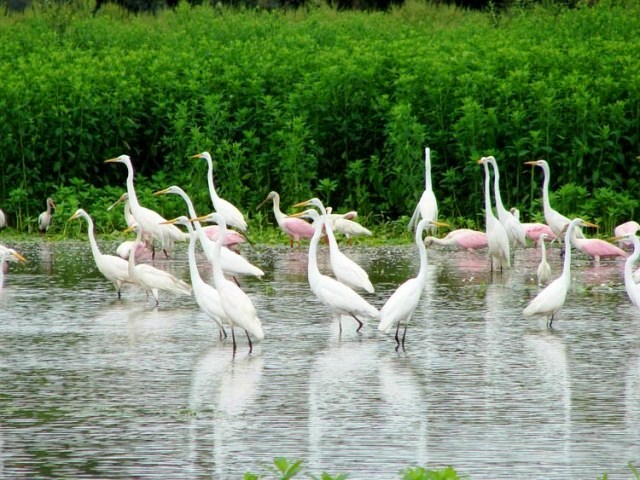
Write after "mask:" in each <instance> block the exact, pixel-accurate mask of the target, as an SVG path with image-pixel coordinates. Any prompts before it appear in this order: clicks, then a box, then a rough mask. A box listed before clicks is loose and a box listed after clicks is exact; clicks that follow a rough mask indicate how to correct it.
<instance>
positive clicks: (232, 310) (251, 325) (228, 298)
mask: <svg viewBox="0 0 640 480" xmlns="http://www.w3.org/2000/svg"><path fill="white" fill-rule="evenodd" d="M194 220H198V221H213V222H215V223H217V224H218V226H219V227H220V235H219V236H218V240H216V242H215V248H214V250H213V257H214V258H213V284H214V286H215V287H216V290H217V291H218V294H219V295H220V301H221V302H222V308H223V309H224V311H225V313H226V315H227V319H228V321H229V325H230V327H231V338H232V339H233V353H234V354H235V352H236V336H235V333H234V327H235V326H238V327H240V328H242V329H244V331H245V333H246V334H247V340H248V341H249V353H251V352H252V351H253V344H252V343H251V337H250V336H249V334H251V335H253V336H254V337H255V339H256V340H258V341H259V340H263V339H264V331H263V330H262V322H261V321H260V319H259V318H258V313H257V312H256V308H255V306H254V305H253V302H252V301H251V298H250V297H249V296H248V295H247V294H246V293H245V292H244V291H243V290H242V289H241V288H240V287H239V286H238V285H237V284H236V283H234V282H232V281H230V280H227V279H226V278H224V274H223V271H222V267H221V265H220V263H221V261H220V252H221V251H222V244H223V243H224V238H225V237H226V236H227V224H226V223H225V220H224V217H223V216H222V215H220V214H219V213H217V212H216V213H210V214H209V215H205V216H203V217H199V218H194V219H191V221H194Z"/></svg>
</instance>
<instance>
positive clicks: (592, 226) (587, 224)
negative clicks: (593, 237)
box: [580, 222, 598, 228]
mask: <svg viewBox="0 0 640 480" xmlns="http://www.w3.org/2000/svg"><path fill="white" fill-rule="evenodd" d="M580 226H581V227H591V228H598V225H596V224H595V223H591V222H582V225H580Z"/></svg>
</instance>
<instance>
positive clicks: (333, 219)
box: [327, 207, 372, 243]
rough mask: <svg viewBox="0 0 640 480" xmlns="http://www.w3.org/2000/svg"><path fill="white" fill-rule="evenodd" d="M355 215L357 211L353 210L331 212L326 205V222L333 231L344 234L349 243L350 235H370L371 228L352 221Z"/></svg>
mask: <svg viewBox="0 0 640 480" xmlns="http://www.w3.org/2000/svg"><path fill="white" fill-rule="evenodd" d="M357 216H358V212H356V211H355V210H352V211H350V212H347V213H331V207H327V223H328V224H329V225H331V229H332V230H333V233H340V234H342V235H344V236H345V237H346V239H347V243H351V240H352V237H360V236H366V237H370V236H371V235H372V233H371V230H369V229H368V228H365V227H363V226H362V225H360V224H359V223H358V222H355V221H354V219H355V218H356V217H357Z"/></svg>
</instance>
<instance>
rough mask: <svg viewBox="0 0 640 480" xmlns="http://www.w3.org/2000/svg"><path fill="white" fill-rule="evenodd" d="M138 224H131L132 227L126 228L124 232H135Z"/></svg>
mask: <svg viewBox="0 0 640 480" xmlns="http://www.w3.org/2000/svg"><path fill="white" fill-rule="evenodd" d="M136 226H137V225H136V224H134V225H131V226H130V227H127V228H125V229H124V230H123V231H122V233H129V232H133V230H134V229H135V228H136Z"/></svg>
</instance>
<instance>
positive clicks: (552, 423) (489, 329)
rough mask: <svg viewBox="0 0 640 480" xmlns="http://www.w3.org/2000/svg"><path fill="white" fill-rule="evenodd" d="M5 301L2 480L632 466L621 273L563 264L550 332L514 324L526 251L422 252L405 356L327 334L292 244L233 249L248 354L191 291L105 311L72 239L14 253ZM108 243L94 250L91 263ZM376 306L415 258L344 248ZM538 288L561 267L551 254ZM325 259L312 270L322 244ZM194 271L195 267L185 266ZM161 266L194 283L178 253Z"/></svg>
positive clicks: (636, 335)
mask: <svg viewBox="0 0 640 480" xmlns="http://www.w3.org/2000/svg"><path fill="white" fill-rule="evenodd" d="M12 246H14V247H15V248H16V249H18V250H19V251H20V252H21V253H23V254H24V255H25V256H26V257H27V259H28V263H26V264H25V265H16V264H11V267H10V270H9V272H8V274H7V276H6V277H5V287H4V290H3V291H2V292H0V478H7V479H16V478H35V477H38V478H42V477H56V478H70V477H74V478H78V477H84V478H167V479H176V478H180V479H196V478H198V479H200V478H216V479H240V478H242V475H243V473H244V472H247V471H252V472H255V473H258V472H261V473H264V472H265V471H267V467H266V466H267V465H268V464H270V463H271V462H272V460H273V458H274V457H280V456H283V457H287V458H290V459H302V460H304V465H305V471H307V472H309V473H315V474H319V473H320V472H322V471H327V472H330V473H332V474H337V473H345V474H349V478H351V479H385V480H388V479H393V478H399V477H400V476H399V475H398V472H399V471H400V470H403V469H405V468H407V467H410V466H415V465H428V466H430V467H442V466H446V465H452V466H454V467H455V468H456V470H457V471H458V472H459V473H461V474H466V475H469V477H470V478H471V479H497V478H510V479H513V478H523V479H524V478H526V479H530V478H545V479H589V478H593V479H595V478H597V477H598V476H600V475H602V473H603V472H607V473H608V475H609V478H613V479H616V478H629V477H630V476H631V472H630V470H629V467H628V462H630V461H634V462H639V461H640V310H638V309H636V308H635V307H633V306H632V305H631V303H630V302H629V300H628V298H627V296H626V292H625V290H624V286H623V283H622V269H623V265H624V260H617V261H607V262H604V261H603V262H602V263H601V264H600V265H599V266H595V265H593V263H592V262H591V261H590V260H589V259H587V258H585V257H582V256H580V255H576V254H575V253H574V268H573V275H572V276H573V284H572V288H571V291H570V293H569V295H568V298H567V302H566V304H565V307H564V308H563V309H562V310H561V312H560V313H559V314H558V315H557V316H556V320H555V322H554V327H555V328H554V329H552V330H549V329H548V328H547V327H546V324H545V320H544V319H528V320H525V319H524V318H523V317H522V309H523V308H524V306H525V305H526V304H527V302H528V301H529V300H530V299H531V298H533V296H534V295H535V294H536V292H537V291H538V287H537V285H536V281H535V268H536V266H537V262H538V252H537V251H536V250H535V249H534V248H528V249H524V250H522V249H521V250H518V251H516V252H515V257H514V261H513V265H514V268H513V269H512V270H511V271H510V272H508V273H506V272H505V273H503V274H496V273H494V274H491V273H490V272H489V268H488V263H487V260H486V256H485V253H469V252H461V251H449V250H442V249H436V248H432V249H430V250H429V271H428V281H427V286H426V289H425V292H424V295H423V297H422V301H421V302H420V304H419V306H418V309H417V311H416V313H415V315H414V317H413V319H412V321H411V323H410V325H409V329H408V333H407V344H406V351H404V352H403V351H402V350H400V351H399V352H396V350H395V347H396V343H395V340H394V339H393V334H392V333H391V334H386V335H385V334H382V333H379V332H378V331H377V328H376V327H377V325H375V324H371V323H369V324H367V325H366V326H365V328H364V329H363V332H362V333H361V334H357V333H355V327H356V324H355V322H354V321H353V320H350V319H349V318H346V317H345V318H343V320H342V323H343V332H342V334H341V335H339V333H338V327H337V325H336V324H335V323H333V322H332V320H331V316H330V313H329V312H328V311H327V310H326V308H325V307H323V306H322V305H321V304H319V303H318V301H317V300H316V299H315V297H314V296H313V295H312V294H311V293H310V291H309V288H308V284H307V278H306V265H307V263H306V262H307V251H306V247H303V249H302V250H298V249H289V248H288V247H286V248H285V247H279V248H260V247H254V248H250V247H249V248H246V249H244V254H245V255H246V256H247V258H249V259H250V260H251V261H252V262H253V263H254V264H256V265H258V266H260V267H261V268H262V269H263V270H264V271H265V272H266V275H265V277H264V278H263V279H262V280H259V279H242V281H241V283H242V286H243V288H244V289H245V291H247V292H248V293H249V294H250V296H251V297H252V299H253V301H254V303H255V305H256V307H257V309H258V312H259V315H260V317H261V319H262V322H263V325H264V330H265V333H266V338H265V340H264V341H263V342H261V343H259V344H255V345H254V351H253V353H252V354H250V355H249V354H248V348H247V343H246V339H245V337H244V335H239V336H238V339H239V347H238V352H237V353H236V355H235V356H233V355H232V349H231V343H230V341H228V340H227V341H220V340H219V338H218V333H217V329H216V328H214V325H213V324H212V322H211V321H210V320H209V319H208V318H207V317H206V316H205V315H204V313H202V312H200V311H199V309H198V307H197V305H196V304H195V300H194V299H193V297H186V296H176V295H173V294H170V293H161V296H160V305H159V306H158V307H154V306H153V304H152V303H151V302H150V301H148V300H147V299H146V297H145V294H144V293H143V292H142V291H140V290H138V289H137V288H136V287H133V286H127V287H125V288H124V289H123V295H122V299H121V300H118V299H117V298H116V295H115V292H114V290H113V287H112V286H111V284H110V283H108V282H107V281H106V280H104V279H103V278H102V277H101V276H100V274H99V273H98V272H97V271H96V269H95V267H94V264H93V259H92V257H91V254H90V251H89V249H88V244H87V243H85V242H55V243H52V242H48V241H46V240H45V239H40V240H39V241H34V242H31V243H22V244H17V245H12ZM115 246H116V245H115V244H110V243H101V247H102V249H103V251H105V252H106V251H109V250H111V251H114V250H115ZM343 250H344V251H345V253H347V254H348V255H349V256H351V257H352V258H353V259H354V260H356V261H357V262H358V263H360V264H361V265H362V266H363V267H364V268H365V269H366V270H367V271H368V272H369V273H370V276H371V279H372V281H373V284H374V286H375V287H376V292H375V293H374V294H364V296H365V298H367V299H368V300H369V301H370V302H371V303H372V304H374V305H375V306H377V307H381V306H382V305H383V304H384V301H385V300H386V299H387V298H388V297H389V295H390V294H391V293H392V292H393V291H394V290H395V288H396V287H397V286H398V285H399V284H400V283H401V282H403V281H404V280H405V279H406V278H408V277H411V276H414V275H415V273H416V271H417V269H418V258H417V254H416V248H415V246H400V247H388V248H385V247H376V248H369V247H359V246H355V247H343ZM550 257H551V264H552V268H553V271H554V275H558V274H559V272H560V270H561V258H560V256H559V253H558V250H557V249H552V251H551V252H550ZM319 261H320V266H321V269H322V270H324V271H325V272H328V253H327V251H326V247H324V246H323V247H322V248H321V251H320V259H319ZM198 263H199V265H200V266H201V271H202V272H203V276H207V274H208V270H207V264H206V261H205V259H204V257H199V258H198ZM154 264H155V265H156V266H158V267H160V268H163V269H166V270H169V271H171V272H172V273H174V274H176V275H178V276H180V277H181V278H183V279H185V280H188V278H189V274H188V266H187V260H186V248H184V247H183V246H180V248H177V249H176V252H175V254H174V256H173V257H172V258H171V259H157V260H155V263H154Z"/></svg>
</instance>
